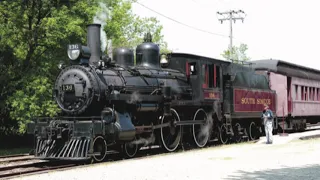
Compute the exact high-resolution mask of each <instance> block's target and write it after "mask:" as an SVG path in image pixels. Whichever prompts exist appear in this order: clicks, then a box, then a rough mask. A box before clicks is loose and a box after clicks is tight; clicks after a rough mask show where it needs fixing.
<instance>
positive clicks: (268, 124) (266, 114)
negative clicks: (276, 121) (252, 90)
mask: <svg viewBox="0 0 320 180" xmlns="http://www.w3.org/2000/svg"><path fill="white" fill-rule="evenodd" d="M261 119H262V120H263V124H264V130H265V133H266V138H267V143H266V144H272V142H273V138H272V130H273V113H272V111H271V110H270V109H269V106H268V105H264V109H263V112H262V115H261Z"/></svg>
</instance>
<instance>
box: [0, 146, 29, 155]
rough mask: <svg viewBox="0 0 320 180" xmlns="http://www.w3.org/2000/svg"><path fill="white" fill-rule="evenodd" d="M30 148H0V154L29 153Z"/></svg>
mask: <svg viewBox="0 0 320 180" xmlns="http://www.w3.org/2000/svg"><path fill="white" fill-rule="evenodd" d="M30 151H31V148H12V149H9V148H8V149H0V156H7V155H14V154H25V153H29V152H30Z"/></svg>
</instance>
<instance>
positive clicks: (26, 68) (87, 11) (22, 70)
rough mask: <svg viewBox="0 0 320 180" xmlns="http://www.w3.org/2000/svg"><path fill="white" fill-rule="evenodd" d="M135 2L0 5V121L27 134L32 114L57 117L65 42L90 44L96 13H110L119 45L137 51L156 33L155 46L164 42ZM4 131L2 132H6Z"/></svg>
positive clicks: (110, 33)
mask: <svg viewBox="0 0 320 180" xmlns="http://www.w3.org/2000/svg"><path fill="white" fill-rule="evenodd" d="M131 3H132V1H126V0H41V1H39V0H24V1H1V2H0V53H1V54H0V84H1V86H0V100H1V101H0V108H1V109H0V122H1V123H2V122H4V123H8V122H9V121H10V122H12V120H14V121H15V122H18V125H19V128H20V129H19V131H20V132H21V133H23V132H24V131H25V124H26V123H27V122H28V121H30V119H31V118H32V117H33V116H54V115H56V113H57V112H59V109H58V107H57V105H56V103H55V102H54V101H52V94H53V92H52V89H53V83H54V79H55V77H56V75H57V73H58V72H59V69H58V68H57V65H58V63H59V61H61V60H67V53H66V45H67V44H70V43H82V44H86V25H87V24H90V23H93V22H94V21H96V19H95V18H96V17H97V16H99V13H98V14H97V11H98V10H103V12H104V13H105V15H107V16H106V17H107V18H106V19H105V21H102V24H103V25H104V26H103V27H104V32H105V34H106V36H107V37H108V38H109V39H112V40H113V45H114V46H115V47H116V46H123V45H126V46H130V47H134V46H135V45H136V44H137V43H139V42H140V40H141V39H142V38H143V33H144V31H150V32H153V33H154V34H155V36H154V37H156V38H155V39H156V40H157V42H160V43H162V44H166V43H165V42H164V41H163V36H162V35H161V30H162V26H161V25H159V22H158V21H157V20H156V19H155V18H140V17H137V16H136V15H134V14H133V13H132V12H131ZM103 7H104V8H103ZM17 12H19V13H17ZM102 35H104V34H103V33H102ZM103 44H105V43H103ZM105 49H106V48H105ZM7 119H9V120H7ZM8 124H9V123H8ZM3 127H6V128H7V129H12V127H7V126H3V125H2V126H1V128H3ZM1 128H0V131H5V130H3V129H1ZM0 133H1V132H0Z"/></svg>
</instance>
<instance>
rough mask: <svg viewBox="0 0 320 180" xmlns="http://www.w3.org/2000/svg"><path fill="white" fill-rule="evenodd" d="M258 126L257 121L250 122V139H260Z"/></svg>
mask: <svg viewBox="0 0 320 180" xmlns="http://www.w3.org/2000/svg"><path fill="white" fill-rule="evenodd" d="M258 134H259V133H258V128H257V126H256V123H255V122H251V123H250V126H249V133H248V135H249V138H250V140H256V139H258Z"/></svg>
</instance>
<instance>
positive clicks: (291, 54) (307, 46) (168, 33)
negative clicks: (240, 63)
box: [132, 0, 320, 69]
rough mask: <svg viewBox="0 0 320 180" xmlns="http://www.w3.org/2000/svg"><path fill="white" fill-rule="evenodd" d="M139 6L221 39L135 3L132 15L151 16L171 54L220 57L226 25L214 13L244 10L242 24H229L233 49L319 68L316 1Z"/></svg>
mask: <svg viewBox="0 0 320 180" xmlns="http://www.w3.org/2000/svg"><path fill="white" fill-rule="evenodd" d="M138 1H139V2H140V3H141V4H143V5H145V6H147V7H149V8H151V9H153V10H155V11H157V12H159V13H161V14H163V15H165V16H168V17H170V18H172V19H175V20H177V21H179V22H182V23H184V24H187V25H189V26H193V27H196V28H199V29H202V30H206V31H209V32H212V33H217V34H222V35H224V36H223V37H222V36H218V35H212V34H209V33H204V32H200V31H197V30H194V29H191V28H188V27H186V26H183V25H180V24H178V23H176V22H174V21H171V20H169V19H167V18H165V17H163V16H160V15H158V14H156V13H154V12H152V11H150V10H148V9H147V8H145V7H143V6H141V5H139V4H137V3H134V4H133V5H132V9H133V12H134V13H135V14H137V15H139V16H141V17H156V18H157V19H158V20H159V21H160V23H161V24H162V25H163V30H162V34H163V35H164V40H165V41H166V42H168V47H169V49H171V50H173V51H174V52H185V53H192V54H197V55H202V56H207V57H212V58H218V59H223V57H222V56H221V53H222V52H223V50H226V49H227V48H228V46H229V42H230V39H229V32H230V25H229V22H228V21H225V22H223V24H221V22H220V21H219V20H218V17H219V16H217V14H216V13H217V11H220V12H222V11H228V10H236V11H237V10H243V11H244V12H245V13H246V17H245V19H244V22H243V23H242V21H241V20H238V21H236V23H233V36H234V39H233V45H239V44H240V43H245V44H247V45H248V51H247V55H248V56H249V57H250V58H251V59H252V60H258V59H270V58H272V59H280V60H284V61H288V62H291V63H295V64H299V65H303V66H307V67H311V68H315V69H320V67H319V65H320V62H319V60H320V59H319V57H318V56H317V55H318V52H317V51H318V50H319V47H318V46H317V45H318V42H319V40H320V33H319V32H320V26H319V20H320V19H319V18H318V16H319V15H320V14H319V13H318V12H317V11H318V9H317V7H319V5H320V2H317V1H316V0H304V1H302V0H138Z"/></svg>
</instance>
